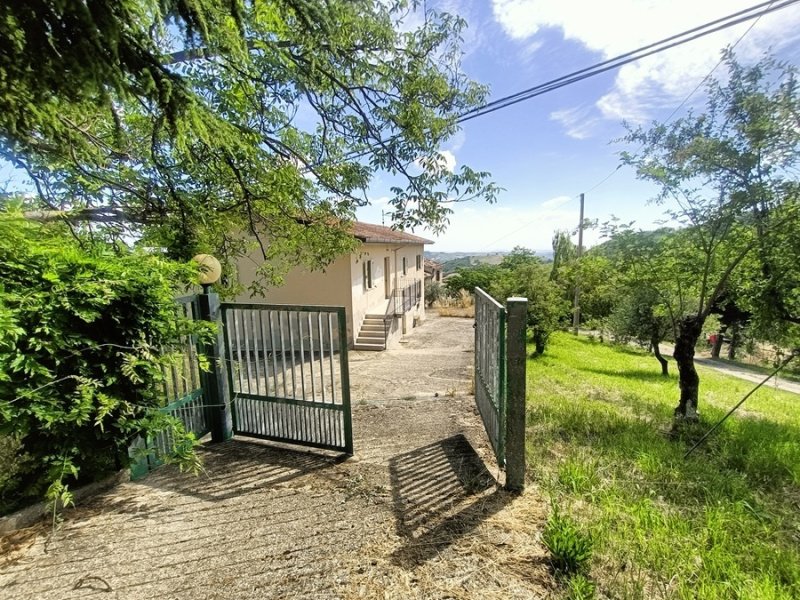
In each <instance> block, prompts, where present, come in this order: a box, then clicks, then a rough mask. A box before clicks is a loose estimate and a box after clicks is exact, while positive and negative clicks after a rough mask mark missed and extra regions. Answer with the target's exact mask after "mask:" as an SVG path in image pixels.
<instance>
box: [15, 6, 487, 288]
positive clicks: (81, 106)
mask: <svg viewBox="0 0 800 600" xmlns="http://www.w3.org/2000/svg"><path fill="white" fill-rule="evenodd" d="M408 10H409V3H408V2H406V1H404V0H399V1H398V2H390V3H383V2H381V3H375V2H371V1H367V0H356V1H352V0H330V1H329V2H325V3H315V2H305V1H298V0H275V1H272V2H241V1H239V0H234V1H232V2H227V3H208V2H186V1H183V0H180V1H179V0H166V1H164V2H160V1H159V2H156V1H155V0H98V1H97V2H92V3H91V5H90V6H89V5H85V4H84V3H63V2H56V1H55V0H43V1H41V2H36V3H5V4H4V5H3V7H2V8H1V9H0V34H2V37H3V39H4V40H8V41H9V42H10V43H12V44H13V45H14V48H13V52H4V53H2V56H0V114H2V116H1V117H0V146H2V156H3V157H4V158H6V159H7V160H9V161H11V162H12V163H13V164H14V165H16V166H17V167H19V168H22V169H24V170H25V171H26V172H27V173H28V175H29V176H30V178H31V180H32V181H33V182H34V184H35V186H36V190H37V198H36V206H35V207H32V208H34V209H36V210H31V211H30V214H31V216H34V217H36V218H39V219H44V220H46V219H53V218H58V219H64V220H65V221H67V222H69V223H70V224H72V226H73V227H74V228H78V229H80V230H81V231H88V232H91V234H92V235H94V236H98V235H102V236H104V237H106V238H111V239H129V237H130V236H131V235H133V236H135V237H141V238H142V242H143V243H145V244H148V245H153V246H163V247H166V248H167V249H168V250H169V252H170V255H171V256H173V257H176V258H187V257H188V256H191V255H193V254H194V253H196V252H197V251H199V250H205V251H212V252H214V253H215V254H218V255H219V256H220V257H221V258H223V259H226V258H227V259H232V258H235V257H236V256H238V255H241V254H242V253H244V252H246V251H248V250H249V249H250V248H248V247H247V245H248V243H249V242H248V241H247V239H246V236H243V235H241V233H242V232H245V233H249V234H250V235H251V236H252V238H253V239H254V240H255V243H257V244H259V245H260V247H261V251H262V253H263V255H264V258H265V259H270V263H269V265H268V266H269V268H270V269H273V270H271V271H269V272H265V273H264V274H265V275H269V274H270V273H275V274H279V273H280V270H281V268H282V267H287V266H288V265H290V264H294V263H303V264H306V265H307V266H309V267H312V268H313V267H319V266H324V265H325V264H326V263H327V262H328V261H330V260H332V259H333V258H334V257H335V256H336V255H337V254H339V253H341V252H342V251H345V250H348V249H350V248H351V247H352V245H353V244H354V241H353V239H352V236H350V235H349V229H348V228H349V225H348V224H349V222H350V221H351V220H352V218H353V216H354V211H355V208H356V207H358V206H362V205H364V204H367V203H368V202H369V199H368V196H367V192H366V190H367V188H368V186H369V184H370V182H371V181H372V178H373V177H374V175H375V174H376V173H378V172H387V173H388V175H389V176H390V177H392V178H393V181H396V182H397V184H396V185H395V187H394V188H393V193H394V195H393V197H392V199H391V202H392V208H393V214H392V216H393V220H394V223H395V225H396V226H397V227H399V228H413V227H415V226H419V225H428V226H430V227H431V228H432V229H434V230H441V229H442V228H443V227H444V226H445V225H446V224H447V218H448V215H449V213H450V212H451V210H452V209H451V208H450V206H451V204H452V202H456V201H459V200H465V199H469V198H474V197H483V198H486V199H488V200H490V201H492V200H493V199H494V196H495V192H496V188H495V186H494V185H493V184H491V183H487V174H486V173H480V172H476V171H474V170H472V169H470V168H469V167H466V166H463V167H461V169H460V170H459V171H457V172H450V171H449V170H448V169H447V167H446V164H445V161H444V160H443V159H442V156H441V154H440V149H441V146H442V144H443V143H444V142H445V141H446V140H447V139H448V138H449V137H450V136H452V135H453V134H454V133H455V132H456V131H457V129H458V124H457V123H456V117H457V115H459V114H461V113H463V112H464V111H467V110H469V109H470V108H473V107H475V106H477V105H479V104H481V103H482V102H483V100H484V98H485V96H486V89H485V88H483V87H481V86H478V85H476V84H474V83H472V82H470V81H468V80H467V79H466V78H465V76H464V75H463V73H461V72H460V68H459V58H460V51H459V48H458V40H459V32H460V30H461V29H462V28H463V27H464V22H463V21H462V20H460V19H459V18H457V17H453V16H450V15H447V14H445V13H435V12H433V11H428V12H427V13H426V18H425V21H424V24H423V25H422V26H421V27H420V28H418V29H414V30H410V31H407V30H405V28H400V27H399V26H398V24H399V23H400V22H402V21H403V19H404V18H405V17H406V16H407V13H408ZM76 40H77V41H76ZM264 232H268V236H265V235H264ZM229 262H233V261H229Z"/></svg>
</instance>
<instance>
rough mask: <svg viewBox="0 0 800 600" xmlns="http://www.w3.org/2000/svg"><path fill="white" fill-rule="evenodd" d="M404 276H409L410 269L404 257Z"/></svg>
mask: <svg viewBox="0 0 800 600" xmlns="http://www.w3.org/2000/svg"><path fill="white" fill-rule="evenodd" d="M403 275H408V267H407V266H406V257H405V256H404V257H403Z"/></svg>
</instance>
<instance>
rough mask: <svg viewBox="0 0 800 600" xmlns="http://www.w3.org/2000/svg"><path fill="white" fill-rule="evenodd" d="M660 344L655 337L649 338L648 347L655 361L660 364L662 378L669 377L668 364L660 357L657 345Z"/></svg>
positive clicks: (659, 349)
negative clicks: (651, 350)
mask: <svg viewBox="0 0 800 600" xmlns="http://www.w3.org/2000/svg"><path fill="white" fill-rule="evenodd" d="M660 343H661V340H660V339H659V337H658V336H657V335H654V336H653V337H652V338H650V347H651V348H652V349H653V356H655V357H656V360H657V361H658V362H659V363H660V364H661V374H662V375H663V376H664V377H669V362H667V359H666V358H664V357H663V356H661V348H659V347H658V345H659V344H660Z"/></svg>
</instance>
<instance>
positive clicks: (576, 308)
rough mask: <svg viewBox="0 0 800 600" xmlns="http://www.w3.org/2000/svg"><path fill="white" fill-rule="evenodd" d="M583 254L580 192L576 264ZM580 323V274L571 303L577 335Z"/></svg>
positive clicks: (577, 277)
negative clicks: (573, 299)
mask: <svg viewBox="0 0 800 600" xmlns="http://www.w3.org/2000/svg"><path fill="white" fill-rule="evenodd" d="M582 255H583V194H582V193H581V220H580V221H579V222H578V264H580V262H581V256H582ZM580 323H581V282H580V274H579V272H578V273H576V278H575V301H574V302H573V304H572V332H573V333H574V334H575V335H578V326H579V325H580Z"/></svg>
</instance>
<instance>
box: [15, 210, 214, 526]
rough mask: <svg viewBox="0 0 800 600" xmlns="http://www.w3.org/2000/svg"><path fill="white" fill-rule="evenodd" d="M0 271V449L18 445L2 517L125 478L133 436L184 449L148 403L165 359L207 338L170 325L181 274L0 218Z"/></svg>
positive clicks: (157, 399) (175, 322)
mask: <svg viewBox="0 0 800 600" xmlns="http://www.w3.org/2000/svg"><path fill="white" fill-rule="evenodd" d="M0 264H2V268H3V280H2V283H0V329H2V331H3V335H2V337H0V438H6V440H7V444H6V445H8V444H12V445H14V444H15V445H16V446H15V450H14V452H13V459H14V460H13V461H12V463H13V465H14V469H13V472H12V470H7V472H6V474H5V476H3V477H0V482H1V483H2V485H3V486H4V489H2V490H0V497H1V498H2V499H3V506H2V507H0V508H1V509H2V510H4V511H9V510H13V509H14V508H16V507H18V506H19V505H21V504H23V503H25V502H27V501H30V500H31V499H33V498H35V497H40V496H41V495H42V494H46V496H47V497H48V499H49V500H51V501H54V502H55V501H60V502H61V503H68V502H69V501H70V499H71V496H70V494H69V485H70V484H71V483H72V482H74V481H76V480H77V479H78V477H79V476H80V479H81V481H92V480H94V479H97V478H99V477H102V476H103V475H104V474H106V473H108V472H109V471H112V470H115V469H119V468H122V467H125V466H127V464H128V462H129V458H128V447H129V446H130V444H131V442H132V441H133V440H134V439H135V438H136V437H137V436H139V435H147V434H148V433H155V432H157V431H164V430H169V431H171V432H172V439H174V440H175V443H176V445H182V446H184V447H185V445H186V443H187V442H188V443H190V444H191V443H192V438H191V437H190V436H188V435H187V434H186V433H185V432H184V431H183V430H182V427H181V426H180V423H179V422H178V421H176V420H175V419H171V418H170V417H167V416H165V415H163V414H161V413H160V412H159V411H158V407H159V406H161V405H163V403H164V400H165V399H164V398H162V397H161V396H160V395H159V393H158V391H157V390H159V389H160V388H159V383H160V382H161V381H162V378H163V374H162V368H161V367H162V364H163V363H164V362H166V361H167V360H168V357H167V356H162V349H163V348H165V347H169V345H170V344H172V343H174V342H175V341H176V340H178V339H179V338H180V337H181V336H183V335H187V334H189V333H200V332H201V331H202V330H203V329H205V330H207V329H208V325H207V324H203V323H192V322H188V321H186V320H185V319H181V318H180V317H179V316H178V315H177V311H176V305H175V303H174V298H175V292H176V290H175V287H174V286H175V283H176V282H177V283H181V282H183V283H186V282H188V281H189V279H190V277H191V271H190V269H189V268H188V267H186V266H182V265H176V264H174V263H169V262H167V261H165V260H162V259H161V258H159V257H156V256H151V255H144V254H139V253H129V252H124V251H119V250H118V251H116V252H112V251H110V250H109V249H108V248H106V247H102V246H96V245H93V244H92V243H91V242H90V241H88V240H81V241H80V242H79V241H77V240H75V239H74V238H73V237H71V236H70V235H69V234H68V233H67V232H65V231H63V230H61V229H60V228H57V227H56V228H53V227H44V226H41V225H35V224H31V223H29V222H27V221H26V220H25V219H23V218H22V217H21V215H19V214H12V213H0ZM10 436H13V440H12V441H8V438H9V437H10ZM190 458H191V457H190ZM192 460H193V459H192Z"/></svg>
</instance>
